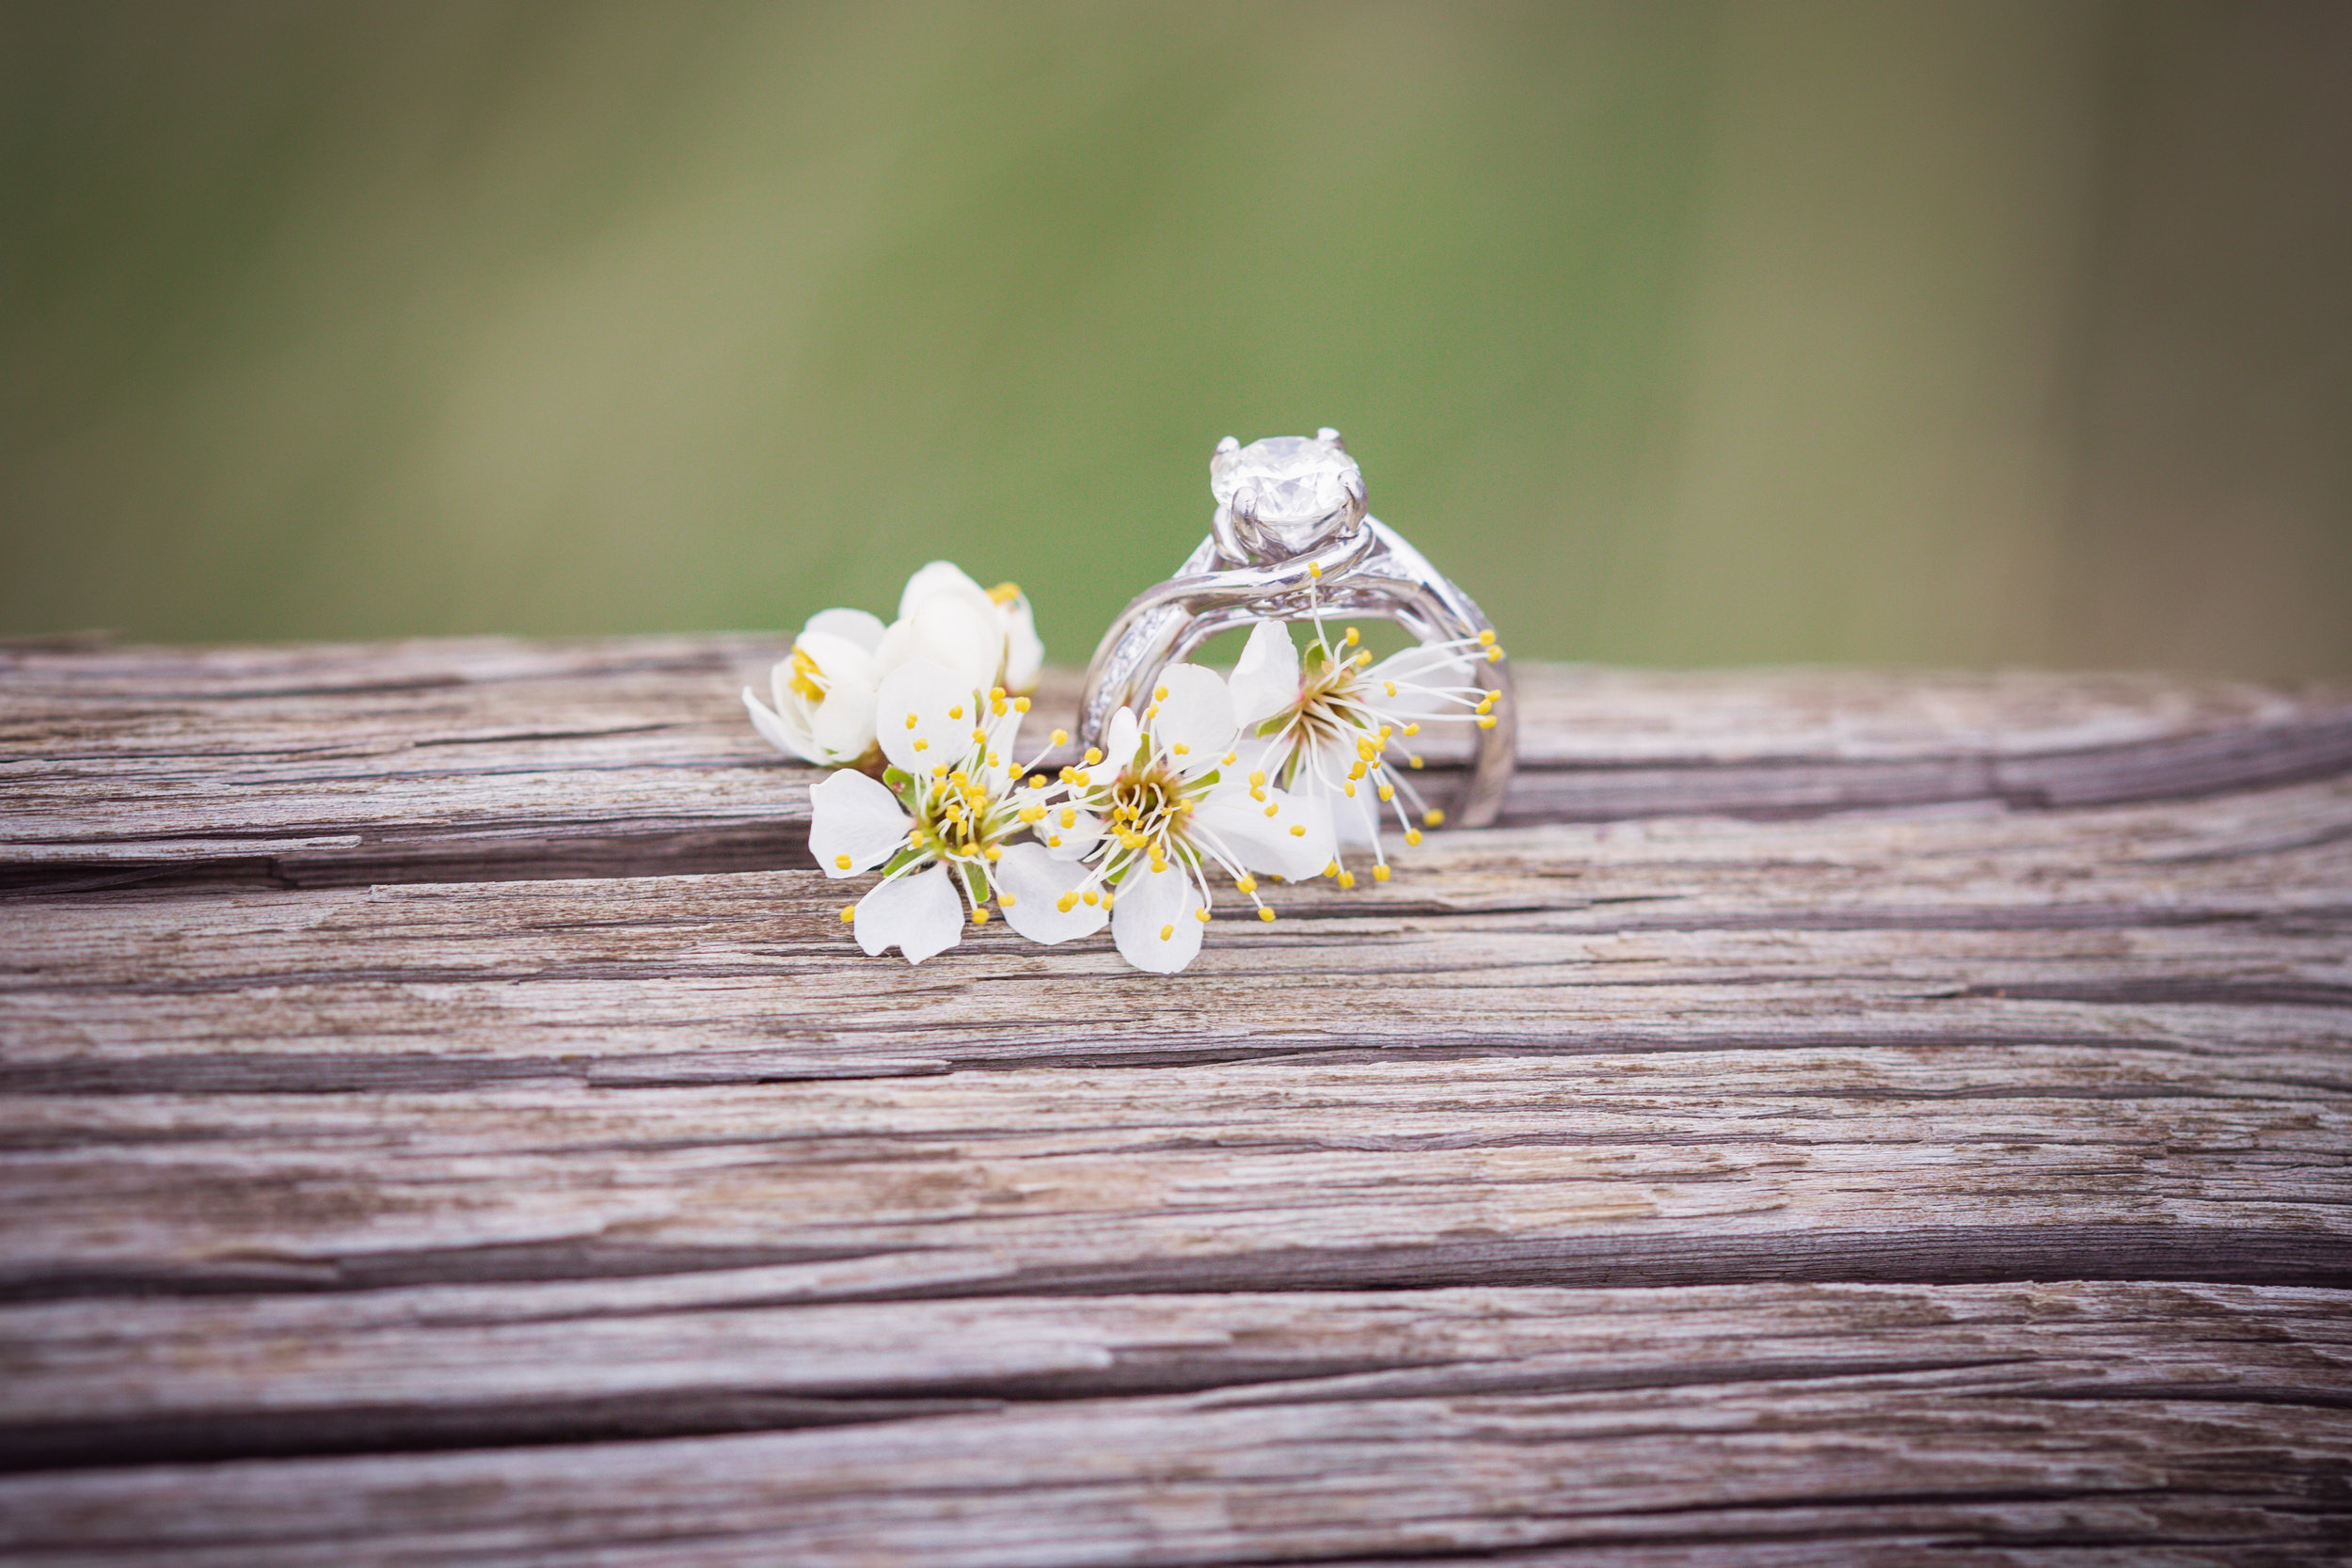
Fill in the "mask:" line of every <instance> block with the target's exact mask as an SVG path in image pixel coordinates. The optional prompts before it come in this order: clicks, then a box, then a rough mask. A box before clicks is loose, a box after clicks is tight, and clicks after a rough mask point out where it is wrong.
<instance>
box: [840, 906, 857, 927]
mask: <svg viewBox="0 0 2352 1568" xmlns="http://www.w3.org/2000/svg"><path fill="white" fill-rule="evenodd" d="M856 918H857V906H856V905H855V904H844V905H842V906H841V924H842V925H844V926H847V925H848V924H849V923H850V921H852V920H855V919H856Z"/></svg>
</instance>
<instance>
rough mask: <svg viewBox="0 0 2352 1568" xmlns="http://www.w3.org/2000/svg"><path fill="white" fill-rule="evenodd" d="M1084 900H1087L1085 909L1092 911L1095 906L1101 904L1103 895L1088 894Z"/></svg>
mask: <svg viewBox="0 0 2352 1568" xmlns="http://www.w3.org/2000/svg"><path fill="white" fill-rule="evenodd" d="M1086 898H1087V908H1089V909H1092V908H1093V907H1094V906H1095V905H1097V904H1099V903H1101V902H1102V901H1103V895H1101V894H1099V893H1089V894H1088V895H1086Z"/></svg>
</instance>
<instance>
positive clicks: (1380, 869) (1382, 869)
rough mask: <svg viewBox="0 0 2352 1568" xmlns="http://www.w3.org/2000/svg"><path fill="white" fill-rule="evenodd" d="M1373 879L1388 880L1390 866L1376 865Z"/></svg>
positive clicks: (1378, 880) (1376, 880) (1373, 869)
mask: <svg viewBox="0 0 2352 1568" xmlns="http://www.w3.org/2000/svg"><path fill="white" fill-rule="evenodd" d="M1372 879H1373V880H1374V881H1375V882H1385V881H1387V880H1388V879H1389V868H1388V867H1387V866H1386V865H1375V866H1374V867H1373V868H1372Z"/></svg>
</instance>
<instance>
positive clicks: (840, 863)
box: [833, 855, 850, 871]
mask: <svg viewBox="0 0 2352 1568" xmlns="http://www.w3.org/2000/svg"><path fill="white" fill-rule="evenodd" d="M833 868H834V870H835V871H847V870H849V869H850V857H849V856H847V855H835V856H834V858H833Z"/></svg>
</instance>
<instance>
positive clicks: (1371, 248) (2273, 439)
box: [0, 0, 2352, 676]
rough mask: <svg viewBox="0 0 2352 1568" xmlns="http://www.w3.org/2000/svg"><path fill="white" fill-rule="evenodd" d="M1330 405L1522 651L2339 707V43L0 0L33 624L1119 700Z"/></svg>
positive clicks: (2165, 32)
mask: <svg viewBox="0 0 2352 1568" xmlns="http://www.w3.org/2000/svg"><path fill="white" fill-rule="evenodd" d="M1320 424H1333V425H1337V426H1339V427H1340V428H1341V429H1342V430H1343V431H1344V432H1345V433H1346V434H1347V436H1348V437H1349V443H1350V446H1351V448H1352V449H1353V450H1354V451H1356V453H1357V455H1358V456H1359V459H1360V460H1361V461H1362V463H1363V464H1364V467H1365V469H1366V473H1367V477H1368V479H1369V482H1370V484H1371V489H1372V498H1373V503H1374V507H1375V511H1377V512H1378V513H1379V514H1380V515H1382V516H1384V517H1386V518H1387V519H1388V520H1389V521H1391V522H1392V523H1394V524H1396V525H1398V526H1399V527H1401V528H1403V529H1404V530H1405V531H1406V532H1407V533H1408V534H1410V535H1411V536H1412V537H1413V538H1414V539H1415V540H1416V541H1417V542H1418V543H1420V544H1422V546H1423V548H1424V549H1425V550H1426V551H1427V552H1428V553H1429V554H1431V555H1432V556H1433V557H1434V558H1435V559H1437V560H1438V562H1439V563H1440V564H1441V565H1443V566H1445V567H1446V568H1448V569H1449V570H1450V571H1452V572H1453V574H1454V576H1455V577H1456V578H1458V579H1459V580H1461V581H1462V582H1463V583H1464V584H1465V585H1466V586H1468V587H1469V588H1470V590H1471V592H1472V593H1474V594H1477V595H1478V596H1479V597H1480V598H1481V599H1482V600H1483V601H1484V602H1485V604H1486V607H1487V609H1488V610H1490V612H1491V613H1492V614H1493V615H1494V616H1495V618H1496V619H1497V620H1498V621H1499V622H1500V623H1501V624H1502V626H1503V627H1504V628H1505V630H1506V632H1507V633H1508V635H1509V640H1510V641H1511V642H1512V644H1513V646H1514V648H1515V651H1518V652H1520V653H1522V654H1530V655H1543V656H1550V657H1574V658H1583V659H1598V660H1611V661H1629V662H1644V663H1664V664H1701V663H1716V662H1747V661H1768V660H1769V661H1788V660H1855V661H1870V662H1877V663H1907V664H1936V665H1971V666H1988V665H2008V664H2044V665H2061V666H2165V667H2173V668H2181V669H2192V670H2218V671H2231V672H2243V673H2256V674H2264V675H2276V676H2299V675H2314V674H2328V673H2336V674H2341V673H2346V672H2352V5H2345V4H2343V3H2341V0H2321V3H2312V4H2263V3H2242V0H2233V3H2230V4H2189V3H2144V0H2030V3H2012V0H1957V3H1948V4H1941V3H1939V4H1912V3H1901V0H1867V3H1854V4H1831V3H1815V0H1786V3H1784V0H1771V3H1764V0H1758V3H1754V4H1731V5H1718V4H1706V3H1680V4H1653V3H1638V4H1595V3H1582V4H1541V5H1527V6H1512V5H1500V4H1497V5H1486V4H1474V5H1473V4H1465V5H1452V6H1439V5H1434V4H1393V5H1375V4H1359V5H1315V4H1274V5H1219V4H1211V3H1205V0H1184V3H1182V4H1140V3H1138V4H1091V5H1020V4H993V5H959V4H947V3H944V0H943V3H924V4H916V5H882V4H845V5H817V6H801V5H773V4H760V5H736V4H687V3H669V4H650V3H644V0H627V3H620V4H590V3H579V4H563V5H557V4H546V3H500V0H462V3H456V4H445V3H437V0H398V3H396V4H384V3H376V0H336V3H333V4H320V3H316V0H303V3H300V4H267V5H240V4H229V3H208V4H186V5H174V4H163V3H149V4H138V5H128V4H122V3H119V0H72V3H70V4H40V5H27V4H20V3H6V4H0V633H8V634H13V635H31V634H42V633H48V632H53V631H58V630H64V629H70V628H85V627H107V628H113V629H116V630H118V631H119V632H121V633H124V634H126V635H130V636H135V637H142V638H169V639H206V640H211V639H243V638H294V637H301V638H312V637H332V638H346V637H376V636H387V635H404V634H413V633H443V632H471V631H516V632H527V633H562V634H569V633H593V632H618V631H632V630H649V629H692V628H703V627H713V628H715V627H777V626H784V627H788V626H797V625H798V624H799V622H800V620H801V619H802V617H803V616H804V615H806V614H807V613H808V612H809V611H811V610H815V609H818V608H819V607H820V606H823V605H827V604H832V603H850V604H862V605H866V606H868V607H870V608H873V609H876V610H882V611H884V612H885V613H887V611H888V610H889V609H890V607H891V605H892V604H893V603H894V602H895V596H896V593H897V588H898V583H899V581H900V580H901V579H902V578H904V576H905V575H906V573H907V572H908V571H910V570H911V569H912V568H913V567H914V566H915V565H917V564H919V563H920V562H923V561H925V560H927V559H930V557H932V556H934V555H945V556H947V557H950V558H952V559H954V560H957V561H959V562H961V563H963V564H964V565H965V566H966V567H968V568H969V569H970V570H972V571H973V572H974V573H975V574H976V575H977V576H978V577H980V578H982V580H984V581H989V582H993V581H996V580H998V579H1000V578H1017V579H1019V580H1021V581H1022V582H1023V583H1025V585H1026V586H1027V587H1028V588H1029V590H1030V592H1031V594H1033V596H1034V597H1035V598H1036V600H1037V602H1038V605H1039V607H1040V619H1041V627H1042V630H1043V631H1044V633H1045V636H1046V639H1047V641H1048V644H1049V647H1050V649H1051V651H1052V653H1053V655H1054V656H1055V657H1057V658H1059V659H1061V660H1062V661H1065V662H1072V661H1082V660H1083V658H1084V657H1085V655H1086V653H1087V652H1088V650H1089V647H1090V646H1091V643H1092V641H1093V636H1094V633H1095V631H1096V630H1097V629H1098V628H1099V627H1100V626H1102V625H1103V624H1104V621H1105V620H1106V619H1107V618H1108V617H1109V615H1110V614H1111V613H1112V612H1113V611H1114V610H1116V608H1117V607H1118V606H1119V605H1120V603H1122V602H1123V601H1124V600H1125V598H1126V597H1127V596H1128V595H1129V594H1132V593H1133V592H1135V591H1136V590H1137V589H1139V588H1141V587H1143V586H1145V585H1147V584H1148V583H1150V582H1152V581H1154V580H1156V579H1157V578H1160V577H1161V576H1163V575H1164V574H1165V573H1166V572H1167V571H1168V569H1169V568H1170V567H1171V566H1172V565H1173V564H1174V563H1175V562H1177V561H1178V560H1179V559H1180V558H1181V557H1182V555H1183V554H1184V551H1185V550H1186V549H1187V548H1189V547H1190V546H1191V545H1192V544H1193V543H1194V542H1195V541H1196V540H1197V539H1198V538H1199V537H1200V533H1201V531H1202V530H1203V528H1204V525H1205V523H1206V521H1207V515H1208V510H1209V501H1208V495H1207V472H1206V460H1207V457H1208V453H1209V449H1210V447H1211V445H1212V443H1213V442H1214V441H1215V440H1216V438H1217V437H1218V436H1223V435H1226V434H1228V433H1232V434H1236V435H1239V436H1242V437H1243V438H1244V439H1248V438H1251V437H1253V436H1259V435H1264V434H1277V433H1291V432H1306V431H1311V430H1312V429H1313V428H1314V427H1315V426H1317V425H1320Z"/></svg>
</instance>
